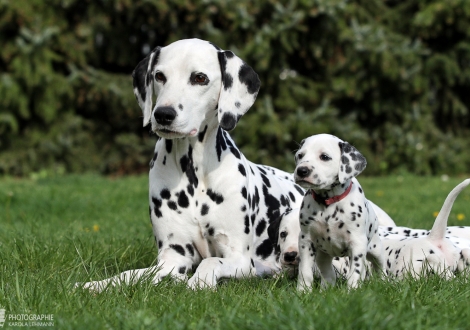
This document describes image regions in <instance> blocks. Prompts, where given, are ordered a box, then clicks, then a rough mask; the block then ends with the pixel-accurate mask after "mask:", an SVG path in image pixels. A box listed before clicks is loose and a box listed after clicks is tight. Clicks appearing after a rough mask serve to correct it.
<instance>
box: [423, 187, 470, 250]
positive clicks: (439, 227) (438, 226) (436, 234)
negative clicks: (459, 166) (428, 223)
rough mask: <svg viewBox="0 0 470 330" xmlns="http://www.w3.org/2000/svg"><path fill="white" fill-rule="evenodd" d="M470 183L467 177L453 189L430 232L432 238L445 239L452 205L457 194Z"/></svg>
mask: <svg viewBox="0 0 470 330" xmlns="http://www.w3.org/2000/svg"><path fill="white" fill-rule="evenodd" d="M469 184H470V179H466V180H465V181H463V182H462V183H460V184H459V185H458V186H457V187H455V188H454V189H452V191H451V192H450V193H449V195H448V196H447V198H446V200H445V201H444V205H442V208H441V211H440V212H439V214H438V215H437V218H436V221H434V225H433V226H432V229H431V232H430V233H429V239H430V240H432V241H435V240H440V239H443V238H444V237H445V234H446V229H447V219H448V218H449V214H450V210H452V206H453V205H454V202H455V199H456V198H457V196H458V195H459V194H460V192H461V191H462V190H464V189H465V187H466V186H468V185H469Z"/></svg>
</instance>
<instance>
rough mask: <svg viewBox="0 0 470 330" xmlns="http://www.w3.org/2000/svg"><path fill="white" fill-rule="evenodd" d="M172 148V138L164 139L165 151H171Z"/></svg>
mask: <svg viewBox="0 0 470 330" xmlns="http://www.w3.org/2000/svg"><path fill="white" fill-rule="evenodd" d="M172 148H173V141H172V140H165V149H166V152H168V153H171V149H172Z"/></svg>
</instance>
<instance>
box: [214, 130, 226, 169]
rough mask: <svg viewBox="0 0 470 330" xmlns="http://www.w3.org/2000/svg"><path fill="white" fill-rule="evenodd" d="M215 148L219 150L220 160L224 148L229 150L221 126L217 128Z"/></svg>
mask: <svg viewBox="0 0 470 330" xmlns="http://www.w3.org/2000/svg"><path fill="white" fill-rule="evenodd" d="M215 149H216V151H217V158H218V160H219V162H220V157H221V155H222V150H227V144H226V143H225V138H224V136H223V134H222V129H221V128H219V129H218V130H217V137H216V143H215Z"/></svg>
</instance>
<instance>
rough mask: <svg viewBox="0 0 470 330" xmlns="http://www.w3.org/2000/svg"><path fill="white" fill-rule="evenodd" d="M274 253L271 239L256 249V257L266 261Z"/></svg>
mask: <svg viewBox="0 0 470 330" xmlns="http://www.w3.org/2000/svg"><path fill="white" fill-rule="evenodd" d="M272 252H273V244H272V243H271V241H270V240H269V239H265V240H264V241H263V243H261V244H260V245H259V246H258V247H257V248H256V255H257V256H259V257H261V258H262V259H266V258H267V257H269V256H270V255H271V253H272Z"/></svg>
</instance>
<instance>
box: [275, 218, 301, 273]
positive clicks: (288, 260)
mask: <svg viewBox="0 0 470 330" xmlns="http://www.w3.org/2000/svg"><path fill="white" fill-rule="evenodd" d="M299 211H300V210H299V209H294V210H293V209H288V210H287V211H286V212H284V213H283V214H281V215H280V216H279V218H277V219H276V220H275V221H273V222H272V223H271V224H270V225H269V227H268V236H269V239H270V240H271V242H272V243H273V245H274V246H276V250H278V251H279V261H280V262H281V264H282V265H283V266H287V267H292V266H297V264H298V258H297V256H298V254H299V234H300V225H299Z"/></svg>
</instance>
